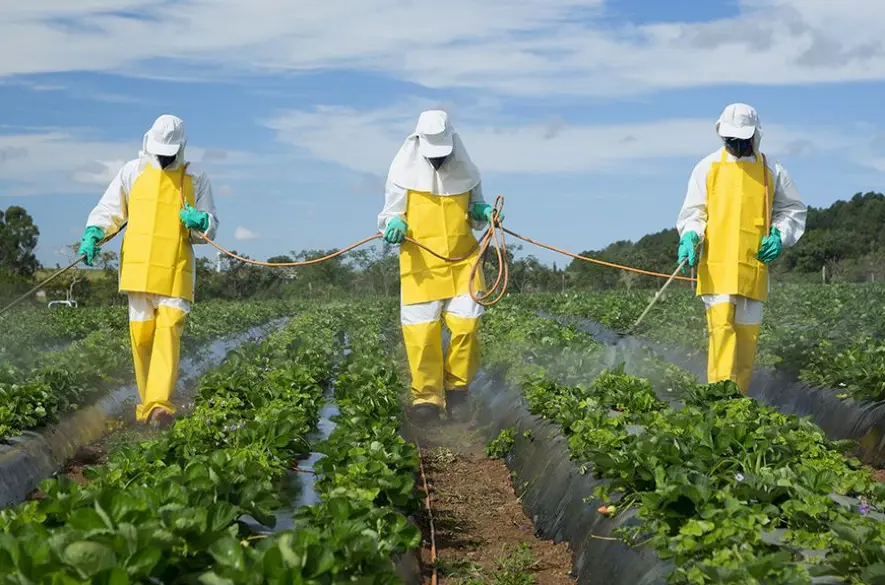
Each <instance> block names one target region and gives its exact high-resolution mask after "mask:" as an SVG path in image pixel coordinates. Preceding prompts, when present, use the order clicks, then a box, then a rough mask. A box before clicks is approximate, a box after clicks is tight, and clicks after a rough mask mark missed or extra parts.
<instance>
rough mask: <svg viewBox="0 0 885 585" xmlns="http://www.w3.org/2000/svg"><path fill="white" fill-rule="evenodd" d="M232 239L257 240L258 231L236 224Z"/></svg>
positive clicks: (242, 240) (239, 240) (241, 240)
mask: <svg viewBox="0 0 885 585" xmlns="http://www.w3.org/2000/svg"><path fill="white" fill-rule="evenodd" d="M234 239H235V240H237V241H238V242H245V241H247V240H257V239H258V233H256V232H253V231H252V230H250V229H247V228H244V227H243V226H238V227H237V229H236V230H234Z"/></svg>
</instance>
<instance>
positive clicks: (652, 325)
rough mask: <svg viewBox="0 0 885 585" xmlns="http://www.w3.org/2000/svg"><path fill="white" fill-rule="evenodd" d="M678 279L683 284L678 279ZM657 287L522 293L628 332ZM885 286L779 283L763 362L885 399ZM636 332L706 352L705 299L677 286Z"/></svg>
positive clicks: (764, 336) (768, 308)
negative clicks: (613, 290) (637, 289)
mask: <svg viewBox="0 0 885 585" xmlns="http://www.w3.org/2000/svg"><path fill="white" fill-rule="evenodd" d="M674 286H675V285H674ZM653 296H654V291H632V292H623V291H619V292H606V293H596V292H594V293H569V294H564V295H563V294H555V295H554V294H546V295H519V296H517V297H515V298H517V299H519V304H520V306H523V307H525V308H531V309H536V310H543V311H548V312H551V313H558V314H563V315H575V316H580V317H585V318H590V319H593V320H595V321H598V322H600V323H602V324H603V325H605V326H606V327H609V328H611V329H613V330H615V331H617V332H625V331H627V330H628V329H629V328H630V327H631V326H632V325H633V323H634V322H635V321H636V319H637V318H638V317H639V316H640V314H641V313H642V311H643V310H644V309H645V308H646V306H647V305H648V303H649V302H650V301H651V300H652V298H653ZM883 304H885V286H880V285H830V286H810V285H807V286H798V285H782V286H773V288H772V295H771V299H770V301H769V302H768V303H766V305H765V314H764V315H765V319H764V322H763V324H762V331H761V334H760V341H759V352H758V359H757V364H758V365H760V366H769V367H774V368H777V369H779V370H782V371H785V372H788V373H790V374H792V375H795V376H797V377H799V378H800V379H802V380H804V381H806V382H809V383H810V384H813V385H816V386H820V387H824V388H833V389H835V390H836V391H837V392H839V393H840V394H841V395H844V396H850V397H853V398H857V399H861V400H874V401H879V400H885V315H883V314H882V313H881V311H879V309H878V308H879V307H881V306H883ZM634 333H635V334H636V335H640V336H644V337H647V338H649V339H652V340H655V341H660V342H665V343H667V344H669V345H676V346H682V347H684V348H686V350H688V351H690V352H694V355H696V356H699V357H704V356H705V355H706V343H707V337H706V317H705V314H704V306H703V303H702V302H701V301H700V299H698V298H697V297H695V296H694V295H693V293H692V292H691V291H690V290H688V289H685V288H673V289H671V290H668V291H667V293H665V296H664V297H663V298H662V299H661V300H660V301H659V302H658V303H657V305H655V307H654V308H653V309H652V310H651V311H650V312H649V313H648V315H647V316H646V318H645V319H644V321H643V323H642V324H641V325H640V327H639V329H638V330H637V331H636V332H634Z"/></svg>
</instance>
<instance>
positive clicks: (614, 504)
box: [474, 306, 885, 585]
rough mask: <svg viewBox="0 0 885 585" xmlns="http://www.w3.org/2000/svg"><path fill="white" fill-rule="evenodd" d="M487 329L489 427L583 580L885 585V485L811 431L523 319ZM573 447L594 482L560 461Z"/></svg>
mask: <svg viewBox="0 0 885 585" xmlns="http://www.w3.org/2000/svg"><path fill="white" fill-rule="evenodd" d="M484 325H485V326H484V330H483V331H484V333H483V337H484V344H485V345H484V348H485V349H484V351H485V353H486V354H487V355H488V358H487V363H488V364H490V366H489V367H490V370H489V372H490V376H491V377H490V378H487V379H486V380H485V381H484V382H483V383H482V384H480V385H478V386H477V387H476V392H475V393H474V394H475V396H474V401H475V402H476V403H477V404H478V412H479V416H480V417H481V419H483V420H485V421H486V423H487V424H489V425H490V429H489V433H490V435H491V434H493V433H494V432H495V431H499V432H500V431H501V430H506V431H508V434H507V435H506V436H507V437H509V438H510V440H511V441H512V448H511V451H510V454H509V455H508V457H509V459H508V461H512V464H513V466H514V467H513V468H514V471H516V474H517V482H516V483H515V487H516V488H517V489H518V490H522V491H524V492H525V494H526V495H525V501H526V505H527V507H530V508H531V507H533V508H534V510H533V511H536V513H537V514H538V526H539V528H541V529H542V530H546V531H549V533H550V535H551V536H554V537H557V538H563V539H567V540H569V542H570V544H571V546H572V547H573V549H574V550H575V551H576V553H577V556H576V570H577V571H578V572H579V575H580V579H581V582H583V583H599V584H602V583H621V582H623V583H627V582H634V583H655V582H659V580H660V579H662V578H663V579H666V581H667V582H668V583H675V584H688V583H691V584H708V583H710V584H712V583H732V584H738V583H740V584H757V583H758V584H763V583H765V584H768V583H777V584H786V585H799V584H802V585H807V584H811V583H817V584H821V583H834V584H835V583H845V584H851V585H859V584H861V583H868V584H872V583H882V582H883V579H885V524H883V522H882V520H883V519H885V516H883V515H882V514H881V513H880V510H881V509H882V508H883V506H885V486H883V485H882V484H880V483H878V482H876V481H875V479H874V478H873V476H872V473H871V472H870V471H869V470H868V469H865V468H863V467H862V466H861V464H860V462H859V461H857V460H856V459H850V458H847V457H845V456H844V455H843V450H844V448H845V445H842V444H836V443H832V442H830V441H829V440H828V439H827V438H826V436H825V435H824V433H823V432H822V431H821V430H820V429H819V428H818V427H817V426H815V425H814V424H813V423H811V422H809V421H807V420H800V419H798V418H796V417H794V416H789V415H784V414H781V413H778V412H777V411H775V410H774V409H773V408H771V407H769V406H767V405H764V404H762V403H761V402H759V401H756V400H752V399H748V398H743V397H741V396H740V395H739V394H737V393H736V392H735V387H734V386H733V385H732V384H730V383H725V384H718V385H709V386H707V385H699V384H697V383H694V382H692V381H691V379H690V376H687V375H686V374H685V373H684V372H680V371H678V370H677V369H675V368H672V367H667V366H666V365H664V364H661V363H660V362H659V361H657V360H655V359H653V358H652V359H648V358H645V359H643V358H641V357H639V356H637V355H633V356H628V357H630V359H629V360H626V361H625V362H624V363H625V365H624V367H626V368H628V369H627V370H626V371H622V370H621V369H620V368H619V367H612V366H613V365H617V364H619V363H621V362H622V358H623V357H624V356H622V355H619V353H618V352H617V351H612V350H611V349H610V348H605V347H604V346H601V345H600V344H596V343H594V342H593V341H592V340H591V339H590V338H589V336H586V335H584V334H581V333H580V332H576V331H575V330H573V329H569V328H564V327H560V328H559V332H558V331H557V330H556V329H554V328H552V327H555V325H554V324H553V323H552V322H551V321H549V320H545V319H542V318H540V317H537V316H534V315H532V314H531V313H526V312H524V311H519V310H518V309H514V308H512V307H510V308H508V307H506V306H505V307H501V308H499V309H496V310H495V311H492V312H490V313H489V314H488V316H487V317H486V321H485V324H484ZM605 367H607V368H608V369H604V368H605ZM631 370H633V371H636V372H637V373H638V372H640V371H641V372H642V373H643V374H644V373H645V372H648V373H649V376H650V377H651V378H652V379H654V380H655V383H654V384H652V383H651V382H650V381H649V380H648V379H646V378H642V377H637V376H633V375H630V374H629V372H630V371H631ZM508 387H509V388H513V389H518V390H520V391H521V394H522V399H520V398H518V397H515V394H514V391H511V390H508V389H507V388H508ZM520 403H521V404H520ZM526 409H527V411H526ZM502 412H503V414H500V413H502ZM526 412H530V413H532V414H533V415H535V417H539V418H535V419H533V418H531V416H529V415H527V414H526ZM484 413H485V414H484ZM540 419H544V420H545V421H547V424H544V423H542V422H541V420H540ZM551 424H552V425H556V426H558V427H559V434H560V435H561V437H562V438H561V439H557V438H556V432H555V428H554V427H551V426H550V425H551ZM557 441H559V442H560V443H559V445H560V447H558V448H557V447H552V445H556V444H557ZM564 442H567V443H564ZM534 443H537V444H538V445H537V446H536V445H534ZM564 444H567V445H568V452H569V457H570V459H571V460H572V461H573V462H574V465H575V466H576V467H577V469H580V470H586V471H587V473H588V475H589V476H590V477H589V478H586V479H583V480H579V479H578V478H577V476H576V475H574V474H575V468H574V467H572V468H569V467H568V466H567V465H565V464H563V463H560V462H559V459H561V458H564V457H565V455H564V454H563V453H562V450H563V449H562V446H563V445H564ZM538 468H541V469H540V470H539V469H538ZM520 478H522V479H520ZM520 481H527V482H532V481H534V482H535V484H542V486H541V487H538V486H533V485H532V484H531V483H529V484H528V485H525V486H523V485H522V484H521V483H520ZM548 482H549V485H548ZM582 482H584V483H583V484H582ZM562 484H565V485H568V486H569V488H568V489H564V488H563V487H562ZM556 486H559V487H556ZM593 488H595V489H594V494H593V498H592V500H591V501H590V502H588V503H586V504H583V502H581V500H582V498H584V497H585V496H586V493H587V490H588V489H593ZM571 489H575V490H577V493H575V494H572V493H571V491H570V490H571ZM557 500H558V501H557ZM579 502H581V503H579ZM594 513H595V514H597V515H599V516H603V517H604V518H601V519H596V520H593V519H592V516H593V514H594ZM573 517H579V518H580V517H582V518H583V522H574V521H572V520H571V519H572V518H573ZM588 526H591V527H592V528H590V529H588V528H587V527H588ZM613 537H614V538H618V539H621V540H623V542H625V543H628V544H629V546H630V547H631V548H632V551H631V552H628V551H627V549H625V548H623V547H624V546H625V545H624V544H622V543H618V542H617V541H614V540H608V539H610V538H613ZM596 541H599V542H596ZM655 556H656V557H657V558H659V559H661V560H660V561H655V560H654V558H655ZM618 557H620V558H621V559H622V560H620V561H618V560H615V559H617V558H618ZM594 566H595V567H596V571H594V570H593V567H594ZM668 569H669V570H668ZM631 571H633V572H632V574H631ZM621 579H627V580H626V581H622V580H621ZM630 579H633V581H630ZM643 579H645V580H644V581H643Z"/></svg>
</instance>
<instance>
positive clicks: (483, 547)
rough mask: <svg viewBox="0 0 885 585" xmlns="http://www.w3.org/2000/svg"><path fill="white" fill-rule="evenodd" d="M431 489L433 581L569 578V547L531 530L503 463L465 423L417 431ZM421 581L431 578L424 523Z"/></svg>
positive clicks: (510, 584)
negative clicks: (489, 454) (436, 575)
mask: <svg viewBox="0 0 885 585" xmlns="http://www.w3.org/2000/svg"><path fill="white" fill-rule="evenodd" d="M409 434H410V436H412V437H413V439H414V438H415V437H417V439H418V441H419V442H420V445H421V449H422V451H423V453H424V465H425V470H426V472H427V481H428V487H429V489H430V493H431V499H432V509H433V516H434V525H435V529H436V544H437V549H438V561H437V567H438V573H439V582H440V583H443V584H446V583H448V584H450V585H455V584H461V585H480V584H489V585H532V584H536V585H560V584H562V585H565V584H568V583H574V580H573V579H572V577H571V569H572V554H571V552H570V551H569V550H568V548H567V546H566V545H565V544H564V543H563V544H558V545H557V544H553V543H552V542H550V541H547V540H541V539H539V538H537V537H536V536H535V529H534V526H533V525H532V522H531V520H530V519H529V518H528V517H527V516H526V514H525V512H524V511H523V508H522V505H521V503H520V500H519V498H518V497H517V496H516V494H515V493H514V491H513V488H512V486H511V483H510V472H509V470H508V469H507V467H506V466H505V465H504V463H503V462H502V461H498V460H493V459H490V458H488V457H487V456H486V454H485V442H484V440H483V439H482V437H480V435H479V434H478V433H477V432H476V431H475V429H474V428H472V426H471V425H470V424H469V423H465V422H453V421H446V422H441V423H437V424H434V425H431V426H429V427H424V428H422V429H420V430H416V429H415V428H414V427H411V428H410V429H409ZM420 522H421V525H422V530H423V531H424V536H425V541H426V542H425V545H426V546H425V547H424V551H423V554H422V557H423V558H422V561H423V562H422V564H423V574H424V582H425V583H430V576H431V573H432V564H431V562H430V556H429V548H430V547H429V534H430V529H429V522H428V519H427V515H426V513H423V514H422V516H421V517H420Z"/></svg>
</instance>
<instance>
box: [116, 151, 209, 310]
mask: <svg viewBox="0 0 885 585" xmlns="http://www.w3.org/2000/svg"><path fill="white" fill-rule="evenodd" d="M182 192H183V193H184V198H185V201H187V202H188V203H189V204H191V205H193V204H194V184H193V180H192V178H191V177H190V176H189V175H187V173H186V167H185V165H181V166H180V167H179V168H178V169H177V170H175V171H163V170H160V169H156V168H154V167H153V166H151V165H147V167H146V168H145V169H144V171H142V173H141V174H140V175H139V176H138V178H137V179H136V180H135V184H134V185H133V186H132V192H131V193H129V223H128V226H127V228H126V235H125V236H124V238H123V246H122V250H121V251H120V291H122V292H142V293H150V294H155V295H161V296H165V297H175V298H180V299H185V300H188V301H193V300H194V252H193V246H192V245H191V242H190V232H189V231H188V230H187V228H185V227H184V225H183V224H182V223H181V219H180V217H179V211H181V207H182V204H181V193H182Z"/></svg>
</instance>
